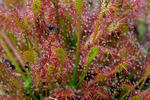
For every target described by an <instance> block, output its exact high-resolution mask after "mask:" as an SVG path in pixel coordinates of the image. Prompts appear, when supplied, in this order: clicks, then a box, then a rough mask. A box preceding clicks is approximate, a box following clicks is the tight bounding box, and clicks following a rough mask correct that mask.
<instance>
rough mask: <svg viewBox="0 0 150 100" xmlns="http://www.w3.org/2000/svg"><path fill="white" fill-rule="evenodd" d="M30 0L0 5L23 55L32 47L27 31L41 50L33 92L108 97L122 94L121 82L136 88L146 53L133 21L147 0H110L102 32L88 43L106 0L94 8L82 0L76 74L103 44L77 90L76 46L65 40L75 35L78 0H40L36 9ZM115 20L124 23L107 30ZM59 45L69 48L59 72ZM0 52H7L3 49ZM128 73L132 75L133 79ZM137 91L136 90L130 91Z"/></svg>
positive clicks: (92, 99)
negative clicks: (74, 78) (27, 41)
mask: <svg viewBox="0 0 150 100" xmlns="http://www.w3.org/2000/svg"><path fill="white" fill-rule="evenodd" d="M26 1H27V2H25V1H19V2H18V1H17V0H14V1H13V3H12V6H10V5H11V4H7V3H6V2H9V0H7V1H5V2H4V5H2V6H1V9H0V11H1V15H0V20H1V30H2V31H4V32H5V33H6V34H7V33H9V32H12V34H15V36H16V37H17V40H18V43H17V46H16V48H19V49H18V50H19V52H20V53H21V54H23V52H24V51H25V50H28V49H29V48H28V47H27V46H26V44H25V42H22V41H21V40H25V35H26V36H28V38H29V39H30V42H31V44H30V45H31V47H32V50H34V51H36V52H37V53H38V54H39V56H38V59H36V61H35V62H34V63H33V64H30V67H31V70H32V71H31V73H30V74H31V75H32V78H33V84H32V85H33V87H34V90H33V93H39V94H40V93H41V94H43V96H45V97H48V96H50V97H54V98H57V99H61V98H66V99H69V98H70V99H74V100H75V99H83V100H84V99H85V100H86V99H88V100H102V99H106V100H109V99H111V98H115V96H116V95H117V94H119V92H117V91H118V90H119V89H120V88H121V86H122V84H129V85H131V87H133V86H134V85H135V83H136V82H137V81H138V80H139V79H140V78H141V76H142V75H143V73H144V72H145V70H144V69H145V68H146V66H147V64H146V62H147V60H146V59H147V58H146V57H145V54H144V52H143V50H142V49H141V46H140V45H139V44H138V43H137V42H136V40H135V39H134V37H133V34H132V30H130V28H131V27H132V25H133V20H134V19H135V18H136V17H138V16H139V15H140V13H141V11H143V8H144V7H145V1H144V0H112V6H111V8H110V9H109V11H108V12H106V13H105V14H104V16H103V18H102V20H101V21H100V25H99V31H100V35H99V36H98V37H97V39H96V41H95V42H94V43H92V44H87V45H85V44H86V40H88V39H90V36H91V34H92V33H93V32H94V30H95V26H96V22H97V20H98V16H99V13H100V11H101V10H102V9H101V6H102V5H101V3H102V0H99V4H98V5H96V4H95V5H94V7H93V8H90V7H89V6H88V4H87V2H86V0H85V1H84V6H83V10H82V11H83V13H82V16H81V23H82V27H81V35H82V40H81V48H80V50H81V56H80V62H79V69H78V79H79V76H80V74H81V71H82V69H83V68H84V67H85V66H86V64H87V56H88V52H89V50H90V49H91V48H92V47H93V46H95V45H96V46H98V47H99V54H98V55H97V56H96V58H95V59H94V60H93V62H92V63H91V65H90V69H89V72H88V73H89V74H90V75H89V76H88V75H87V76H86V78H87V79H85V80H84V81H83V83H82V86H80V87H79V89H78V90H76V89H74V88H72V87H71V86H70V83H69V82H70V79H71V78H72V74H73V70H74V61H75V49H71V50H70V49H69V50H68V46H67V45H68V44H67V45H66V43H65V40H64V39H63V38H64V37H63V35H64V33H65V32H66V33H65V34H67V35H68V34H73V32H72V31H74V32H76V31H77V20H78V16H77V14H76V11H75V8H74V1H73V0H68V2H65V3H64V2H63V1H59V0H56V1H55V0H37V1H41V8H40V11H39V12H38V13H35V12H34V11H33V8H32V7H33V5H32V4H33V1H32V0H31V1H30V0H26ZM35 1H36V0H35ZM57 1H59V2H57ZM64 1H65V0H64ZM95 2H96V0H93V4H94V3H95ZM15 3H16V4H15ZM57 3H58V4H57ZM68 16H69V17H68ZM60 19H61V20H62V23H63V24H65V25H66V27H65V30H64V28H63V27H64V26H63V25H62V24H60V22H59V21H60ZM70 20H72V21H70ZM115 22H120V25H119V26H118V27H117V28H116V29H115V30H113V31H111V32H109V31H108V28H109V26H110V25H111V24H112V23H115ZM48 25H52V26H54V28H56V27H58V30H50V29H49V28H48ZM24 34H25V35H24ZM67 35H66V36H67ZM66 38H67V37H66ZM57 48H63V49H64V51H65V53H66V59H65V61H64V67H63V69H62V71H60V66H61V61H60V59H59V57H58V56H57V54H56V49H57ZM73 48H75V47H73ZM37 49H38V50H37ZM1 53H2V56H3V55H4V54H3V51H2V50H1ZM119 66H123V67H125V68H124V69H123V70H122V71H121V72H119V71H118V72H115V70H117V68H118V67H119ZM134 71H135V72H134ZM92 75H93V76H92ZM129 76H132V77H131V79H129V78H128V77H129ZM99 78H100V79H99ZM41 87H42V89H41ZM41 91H42V92H41ZM115 93H116V94H115ZM10 95H11V94H10ZM133 95H135V91H134V92H133V94H132V95H131V96H133ZM22 97H24V95H22Z"/></svg>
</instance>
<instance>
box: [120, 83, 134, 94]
mask: <svg viewBox="0 0 150 100" xmlns="http://www.w3.org/2000/svg"><path fill="white" fill-rule="evenodd" d="M121 87H122V89H123V91H126V92H128V91H130V90H132V87H131V86H130V85H128V84H123V85H122V86H121Z"/></svg>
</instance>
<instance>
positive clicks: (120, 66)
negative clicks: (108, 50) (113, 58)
mask: <svg viewBox="0 0 150 100" xmlns="http://www.w3.org/2000/svg"><path fill="white" fill-rule="evenodd" d="M126 67H127V64H126V63H125V62H123V63H121V64H119V65H118V66H117V67H116V68H115V69H114V71H113V73H117V72H119V73H120V72H121V71H122V70H123V69H125V70H126ZM126 71H127V70H126Z"/></svg>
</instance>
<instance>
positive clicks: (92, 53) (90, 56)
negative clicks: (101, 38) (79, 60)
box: [88, 46, 99, 64]
mask: <svg viewBox="0 0 150 100" xmlns="http://www.w3.org/2000/svg"><path fill="white" fill-rule="evenodd" d="M98 53H99V48H98V47H97V46H94V47H92V49H91V50H90V51H89V53H88V64H89V63H91V62H92V60H93V58H95V57H96V55H97V54H98Z"/></svg>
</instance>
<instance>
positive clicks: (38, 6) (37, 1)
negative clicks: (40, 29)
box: [32, 0, 42, 14]
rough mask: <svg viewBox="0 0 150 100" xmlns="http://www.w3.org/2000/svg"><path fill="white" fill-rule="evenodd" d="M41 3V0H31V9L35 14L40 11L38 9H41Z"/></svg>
mask: <svg viewBox="0 0 150 100" xmlns="http://www.w3.org/2000/svg"><path fill="white" fill-rule="evenodd" d="M41 4H42V1H41V0H33V3H32V10H33V12H34V13H35V14H36V13H39V12H40V10H41Z"/></svg>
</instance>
